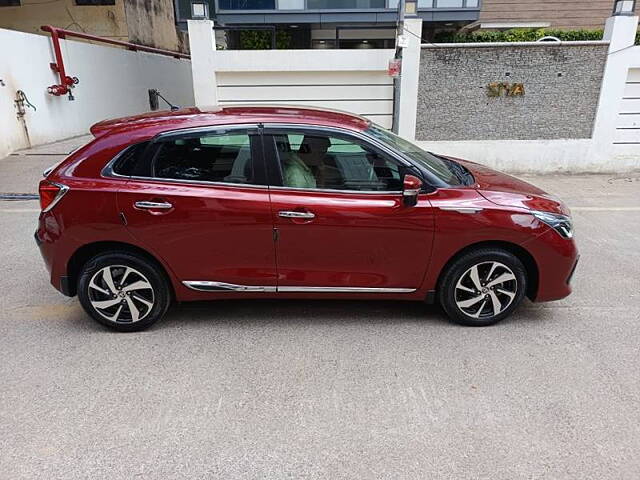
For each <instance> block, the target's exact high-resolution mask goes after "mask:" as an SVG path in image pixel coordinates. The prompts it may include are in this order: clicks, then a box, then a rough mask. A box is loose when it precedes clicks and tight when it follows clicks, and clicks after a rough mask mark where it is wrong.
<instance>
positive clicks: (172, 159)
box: [116, 126, 276, 291]
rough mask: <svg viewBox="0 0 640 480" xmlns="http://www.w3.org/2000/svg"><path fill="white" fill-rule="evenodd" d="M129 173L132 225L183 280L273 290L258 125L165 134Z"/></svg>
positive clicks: (124, 207) (126, 208) (215, 287)
mask: <svg viewBox="0 0 640 480" xmlns="http://www.w3.org/2000/svg"><path fill="white" fill-rule="evenodd" d="M116 165H117V163H116ZM116 173H117V172H116ZM124 173H127V174H130V175H131V179H130V180H129V181H128V182H127V184H126V186H125V187H124V188H123V189H122V190H121V191H120V192H119V193H118V205H119V209H120V211H121V212H122V213H123V214H124V217H125V219H126V223H127V228H128V229H129V231H130V232H131V234H132V235H133V236H134V237H135V238H136V239H137V241H138V242H139V244H140V245H142V246H143V247H145V248H146V249H148V250H149V251H151V252H153V253H154V254H155V255H157V256H159V257H161V258H162V259H163V260H164V261H166V262H167V264H168V265H169V266H170V268H171V269H172V270H173V271H174V273H175V274H176V276H177V277H178V278H179V279H180V280H181V281H182V282H183V283H186V284H187V286H189V287H191V288H195V289H199V290H210V291H220V290H244V291H247V290H251V291H265V290H266V291H269V290H275V286H276V267H275V252H274V243H273V225H272V219H271V209H270V206H269V189H268V187H267V185H266V183H267V182H266V179H265V168H264V159H263V155H262V143H261V138H260V132H259V129H258V127H257V126H249V127H247V126H242V127H230V128H217V129H208V130H198V131H185V132H177V133H171V134H169V135H164V136H161V137H159V138H158V139H157V140H156V141H154V143H152V144H151V145H150V146H149V147H147V148H146V151H145V154H144V155H143V159H142V160H141V161H138V162H137V163H136V165H135V167H132V168H131V169H130V171H127V172H124Z"/></svg>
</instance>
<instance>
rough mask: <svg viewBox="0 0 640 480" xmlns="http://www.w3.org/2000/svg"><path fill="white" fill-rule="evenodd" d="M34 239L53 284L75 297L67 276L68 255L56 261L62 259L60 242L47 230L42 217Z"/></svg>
mask: <svg viewBox="0 0 640 480" xmlns="http://www.w3.org/2000/svg"><path fill="white" fill-rule="evenodd" d="M34 239H35V241H36V245H38V248H39V250H40V255H41V256H42V259H43V260H44V264H45V266H46V267H47V270H48V272H49V275H50V281H51V285H53V287H54V288H55V289H56V290H58V291H59V292H60V293H62V294H63V295H66V296H67V297H73V296H74V295H75V291H74V290H75V288H74V286H73V285H72V284H71V281H70V279H69V277H67V272H66V260H67V257H66V256H65V257H62V261H59V262H56V261H55V260H56V259H60V252H57V250H59V248H57V247H58V242H57V241H56V240H57V239H58V238H57V237H55V236H52V235H50V234H49V233H48V232H46V231H45V228H44V227H43V221H42V219H41V220H40V226H39V227H38V229H37V230H36V232H35V234H34Z"/></svg>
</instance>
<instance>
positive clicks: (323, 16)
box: [176, 0, 482, 48]
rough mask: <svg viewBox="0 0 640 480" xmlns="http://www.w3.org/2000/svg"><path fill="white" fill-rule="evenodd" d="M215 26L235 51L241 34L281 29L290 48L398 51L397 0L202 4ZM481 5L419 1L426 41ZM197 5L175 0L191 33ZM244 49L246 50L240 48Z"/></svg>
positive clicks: (465, 0) (473, 0)
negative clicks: (225, 36)
mask: <svg viewBox="0 0 640 480" xmlns="http://www.w3.org/2000/svg"><path fill="white" fill-rule="evenodd" d="M202 1H203V2H205V1H206V3H207V6H208V11H209V16H210V18H211V19H213V20H214V22H215V24H216V27H218V28H221V29H227V30H226V32H227V39H228V40H229V42H230V43H231V45H230V47H231V48H236V47H238V45H237V44H238V36H239V34H238V31H239V30H240V29H244V30H245V31H246V30H247V29H251V28H256V29H258V30H260V29H262V30H271V31H273V30H274V29H275V30H278V31H279V32H283V33H282V35H281V36H283V37H285V38H286V39H287V46H288V47H289V48H393V46H394V43H395V25H396V21H397V18H398V0H202ZM481 3H482V2H481V0H418V5H417V7H418V12H417V14H418V16H419V17H420V18H422V20H423V22H424V26H423V32H424V34H425V36H426V37H427V38H428V36H429V35H430V34H431V32H433V31H435V30H437V29H442V28H447V29H458V28H461V27H463V26H465V25H468V24H470V23H472V22H477V20H478V19H479V18H480V7H481ZM192 4H193V2H192V1H190V0H176V12H177V18H178V23H179V25H180V26H181V28H183V29H186V21H187V20H188V19H190V18H192V8H193V5H192ZM240 47H242V46H241V45H240Z"/></svg>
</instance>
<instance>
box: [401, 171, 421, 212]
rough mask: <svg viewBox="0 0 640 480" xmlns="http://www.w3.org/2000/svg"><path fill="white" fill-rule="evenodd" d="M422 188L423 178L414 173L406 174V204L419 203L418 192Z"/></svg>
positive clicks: (404, 194) (404, 187)
mask: <svg viewBox="0 0 640 480" xmlns="http://www.w3.org/2000/svg"><path fill="white" fill-rule="evenodd" d="M420 190H422V180H420V179H419V178H418V177H416V176H414V175H405V176H404V180H403V182H402V198H403V200H404V204H405V205H406V206H408V207H413V206H414V205H416V204H417V203H418V194H419V193H420Z"/></svg>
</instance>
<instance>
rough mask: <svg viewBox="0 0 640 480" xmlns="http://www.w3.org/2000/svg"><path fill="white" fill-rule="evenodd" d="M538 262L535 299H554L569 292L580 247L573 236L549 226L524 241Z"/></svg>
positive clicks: (567, 294)
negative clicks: (561, 233) (563, 234)
mask: <svg viewBox="0 0 640 480" xmlns="http://www.w3.org/2000/svg"><path fill="white" fill-rule="evenodd" d="M523 247H524V248H526V249H527V250H528V251H529V252H530V253H531V254H532V255H533V257H534V259H535V261H536V264H537V266H538V290H537V292H536V294H535V297H534V298H533V301H534V302H550V301H554V300H560V299H563V298H565V297H567V296H569V295H570V294H571V292H572V288H571V280H572V279H573V275H574V274H575V271H576V268H577V266H578V259H579V257H580V256H579V254H578V248H577V247H576V244H575V241H574V240H573V239H567V238H563V237H561V236H560V235H559V234H558V233H557V232H556V231H555V230H553V229H551V228H550V229H549V230H547V231H546V232H545V233H543V234H542V235H540V236H539V237H536V238H535V239H533V240H531V241H530V242H527V243H526V244H525V245H523Z"/></svg>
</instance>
